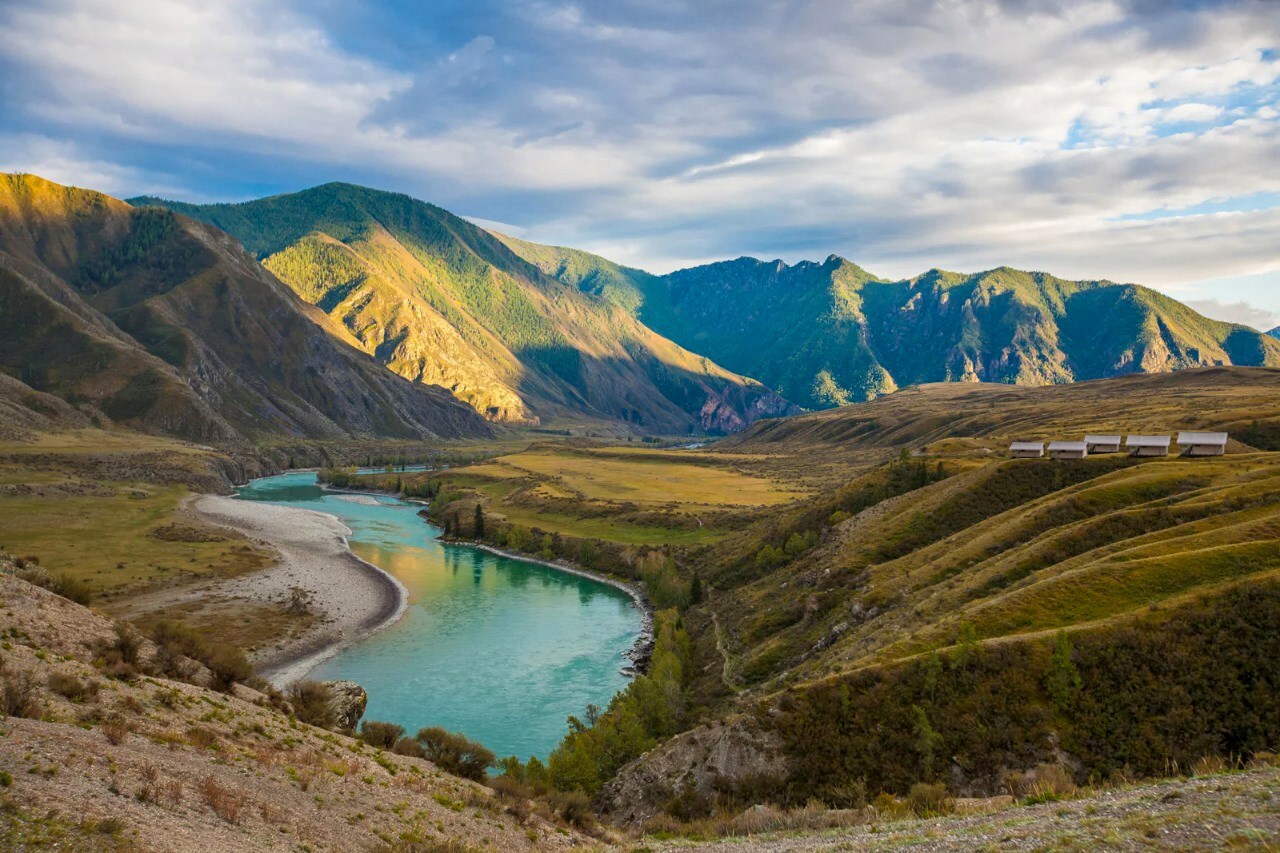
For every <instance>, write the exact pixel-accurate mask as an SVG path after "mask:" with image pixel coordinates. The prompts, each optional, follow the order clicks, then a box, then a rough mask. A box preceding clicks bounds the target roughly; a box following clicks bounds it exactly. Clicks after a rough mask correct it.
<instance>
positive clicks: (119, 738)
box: [102, 716, 130, 746]
mask: <svg viewBox="0 0 1280 853" xmlns="http://www.w3.org/2000/svg"><path fill="white" fill-rule="evenodd" d="M129 731H130V726H129V723H128V721H127V720H125V718H124V717H118V716H117V717H112V718H111V719H109V720H107V721H105V722H104V723H103V724H102V736H103V737H105V738H106V739H107V743H109V744H111V745H113V746H119V745H120V744H122V743H124V742H125V738H127V737H128V736H129Z"/></svg>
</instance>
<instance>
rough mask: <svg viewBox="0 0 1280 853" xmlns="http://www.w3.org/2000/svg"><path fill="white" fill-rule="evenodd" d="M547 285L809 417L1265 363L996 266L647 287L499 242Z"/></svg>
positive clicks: (1139, 291) (1110, 296)
mask: <svg viewBox="0 0 1280 853" xmlns="http://www.w3.org/2000/svg"><path fill="white" fill-rule="evenodd" d="M502 239H504V240H505V241H506V242H507V243H508V245H510V246H511V247H512V248H513V249H514V250H515V251H516V252H517V253H518V254H520V255H521V256H522V257H525V258H526V259H527V260H529V261H530V262H532V263H536V264H538V265H539V266H540V267H541V268H542V269H543V270H544V271H545V272H547V273H548V274H550V275H556V276H559V277H560V278H561V279H562V280H564V281H566V282H569V283H572V284H575V285H578V286H581V287H584V288H586V289H589V290H598V291H599V292H602V293H605V294H607V295H608V296H609V297H610V298H613V299H615V301H617V302H618V304H619V305H622V306H624V307H626V308H627V309H628V310H630V311H633V312H634V313H635V314H636V316H637V317H639V318H640V319H641V320H642V321H643V322H644V323H645V324H647V325H648V326H650V327H651V328H653V329H654V330H655V331H657V332H658V333H659V334H663V335H666V336H667V337H669V338H671V339H672V340H674V341H676V342H677V343H679V344H680V345H681V346H684V347H687V348H689V349H691V350H694V351H697V352H701V353H705V354H706V355H707V356H708V357H709V358H712V359H715V360H716V361H717V362H718V363H720V364H723V365H725V366H726V367H728V368H729V369H731V370H736V371H739V372H741V373H744V374H746V375H748V376H754V377H756V378H758V379H759V380H760V381H762V382H764V383H766V384H767V385H769V386H770V387H772V388H775V389H777V390H778V392H779V393H780V394H783V395H785V396H786V397H787V398H788V399H791V400H794V401H795V402H797V403H799V404H800V405H802V406H805V407H807V408H811V409H820V408H829V407H832V406H840V405H845V404H847V403H851V402H858V401H862V400H869V399H874V398H875V397H877V396H879V395H881V394H885V393H889V392H891V391H894V390H896V389H897V388H902V387H907V386H910V385H915V384H919V383H925V382H944V381H946V382H956V381H963V382H974V381H980V382H1004V383H1014V384H1018V385H1048V384H1060V383H1066V382H1074V381H1079V380H1085V379H1099V378H1104V377H1109V376H1118V375H1122V374H1126V373H1161V372H1167V371H1172V370H1180V369H1184V368H1188V367H1199V366H1212V365H1265V366H1275V365H1280V345H1278V344H1277V342H1276V341H1275V340H1273V339H1272V338H1271V337H1269V336H1267V335H1264V334H1262V333H1260V332H1257V331H1255V330H1253V329H1251V328H1249V327H1247V326H1241V325H1236V324H1231V323H1223V322H1219V321H1217V320H1210V319H1209V318H1207V317H1204V316H1202V315H1200V314H1197V313H1196V312H1195V311H1193V310H1192V309H1190V308H1188V307H1186V306H1185V305H1182V304H1181V303H1179V302H1177V301H1175V300H1173V299H1170V298H1168V297H1167V296H1163V295H1161V294H1159V293H1157V292H1155V291H1153V290H1150V289H1148V288H1145V287H1141V286H1138V285H1133V284H1115V283H1112V282H1108V281H1067V280H1064V279H1060V278H1056V277H1054V276H1051V275H1048V274H1046V273H1040V272H1023V271H1020V270H1014V269H1010V268H1008V267H1001V268H999V269H994V270H990V271H987V272H982V273H973V274H962V273H953V272H944V271H942V270H936V269H934V270H930V271H929V272H927V273H925V274H923V275H921V276H917V277H915V278H912V279H907V280H903V281H887V280H884V279H881V278H879V277H877V276H874V275H872V274H871V273H869V272H867V271H866V270H864V269H862V268H860V267H858V266H857V265H855V264H852V263H850V262H849V261H846V260H845V259H843V258H840V257H837V256H835V255H832V256H831V257H829V258H827V260H826V261H824V262H823V263H821V264H818V263H813V262H809V261H804V262H801V263H797V264H794V265H788V264H785V263H783V262H782V261H769V262H766V261H760V260H756V259H755V258H738V259H737V260H733V261H723V262H720V263H714V264H708V265H705V266H700V267H693V268H691V269H685V270H679V271H677V272H674V273H671V274H669V275H665V276H653V275H649V274H647V273H643V272H641V271H639V270H632V269H629V268H626V267H621V266H619V265H617V264H614V263H612V262H610V261H607V260H605V259H603V258H597V257H595V256H593V255H588V254H586V253H583V252H577V251H575V250H572V249H559V248H554V247H549V246H538V245H536V244H531V243H525V242H523V241H517V240H512V239H511V238H505V237H504V238H502Z"/></svg>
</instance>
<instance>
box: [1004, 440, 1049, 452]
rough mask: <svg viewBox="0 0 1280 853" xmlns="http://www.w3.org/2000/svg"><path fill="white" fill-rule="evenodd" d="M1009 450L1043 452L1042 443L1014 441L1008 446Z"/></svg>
mask: <svg viewBox="0 0 1280 853" xmlns="http://www.w3.org/2000/svg"><path fill="white" fill-rule="evenodd" d="M1009 449H1010V450H1040V451H1043V450H1044V442H1043V441H1015V442H1014V443H1013V444H1010V445H1009Z"/></svg>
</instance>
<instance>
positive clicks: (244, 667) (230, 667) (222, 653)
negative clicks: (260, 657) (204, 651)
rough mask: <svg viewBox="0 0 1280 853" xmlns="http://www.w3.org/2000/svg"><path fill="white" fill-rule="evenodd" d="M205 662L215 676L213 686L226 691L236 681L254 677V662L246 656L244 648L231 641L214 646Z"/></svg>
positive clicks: (242, 681)
mask: <svg viewBox="0 0 1280 853" xmlns="http://www.w3.org/2000/svg"><path fill="white" fill-rule="evenodd" d="M203 662H204V665H205V666H207V667H209V672H210V673H211V674H212V676H213V683H212V686H213V688H214V689H215V690H221V691H223V692H224V693H225V692H228V691H230V690H231V686H232V685H233V684H235V683H236V682H240V683H244V682H246V681H248V680H249V679H251V678H253V664H251V663H249V659H248V658H247V657H245V654H244V650H243V649H240V648H238V647H236V646H233V645H230V644H229V643H220V644H219V645H216V646H214V647H213V648H212V649H211V650H210V651H209V654H208V656H207V657H206V658H205V659H204V661H203Z"/></svg>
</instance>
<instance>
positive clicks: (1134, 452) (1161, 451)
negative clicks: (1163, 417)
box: [1124, 435, 1169, 456]
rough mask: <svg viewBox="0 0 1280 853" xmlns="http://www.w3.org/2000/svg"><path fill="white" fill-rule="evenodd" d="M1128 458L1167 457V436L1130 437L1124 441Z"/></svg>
mask: <svg viewBox="0 0 1280 853" xmlns="http://www.w3.org/2000/svg"><path fill="white" fill-rule="evenodd" d="M1124 446H1125V447H1127V448H1129V455H1130V456H1168V455H1169V436H1167V435H1131V436H1129V437H1128V438H1126V439H1125V440H1124Z"/></svg>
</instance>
